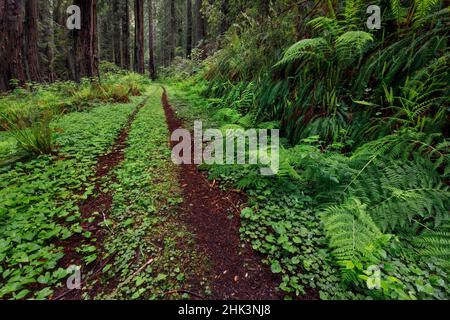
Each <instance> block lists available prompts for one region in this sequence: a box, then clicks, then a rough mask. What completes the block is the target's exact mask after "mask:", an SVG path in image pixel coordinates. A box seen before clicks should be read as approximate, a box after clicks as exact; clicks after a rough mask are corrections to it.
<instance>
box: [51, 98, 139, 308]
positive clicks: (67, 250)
mask: <svg viewBox="0 0 450 320" xmlns="http://www.w3.org/2000/svg"><path fill="white" fill-rule="evenodd" d="M144 105H145V101H144V102H142V103H141V104H139V106H138V107H137V108H136V109H135V110H134V111H133V113H132V114H131V115H130V117H129V119H128V122H127V124H126V126H125V127H124V128H123V129H122V130H121V131H120V134H119V136H118V138H117V140H116V142H115V143H114V145H113V147H112V149H111V151H110V152H109V153H107V154H105V155H103V156H100V157H99V158H98V160H97V165H96V170H95V176H94V177H95V181H96V183H95V188H94V191H93V194H92V195H91V196H89V197H88V199H86V200H84V201H81V202H80V203H79V204H78V206H79V208H80V212H81V218H82V219H83V220H87V219H89V218H90V217H93V213H94V212H98V213H99V214H100V215H97V216H95V220H94V221H92V222H82V223H81V226H82V228H83V232H87V231H89V232H91V233H92V236H91V239H97V241H96V242H95V244H93V243H92V242H89V241H88V240H86V239H85V238H84V237H83V236H82V235H79V234H77V235H74V236H72V237H70V238H69V239H67V240H64V241H61V242H59V243H57V246H60V247H63V248H64V257H63V258H62V260H61V261H60V263H59V266H60V267H61V268H68V267H69V266H71V265H77V266H82V268H81V275H82V287H84V286H83V284H84V283H86V282H92V281H93V280H95V279H96V278H97V279H98V278H99V276H100V275H101V270H102V269H103V268H104V266H105V265H106V264H107V263H108V262H109V260H111V259H112V258H113V257H110V258H108V259H107V260H105V261H103V260H102V259H101V258H98V259H97V261H95V262H93V263H91V264H89V265H86V264H85V263H84V262H83V261H82V258H83V257H82V255H81V254H80V253H78V252H76V249H77V248H78V247H80V246H81V245H82V244H89V245H95V246H96V247H97V252H98V253H101V252H102V243H103V239H104V238H105V236H106V232H105V229H104V228H103V227H100V226H99V224H100V223H101V222H103V221H104V220H105V219H107V217H108V215H109V213H110V210H111V206H112V201H113V192H112V191H108V192H104V191H102V178H104V177H107V176H109V175H110V174H111V177H110V179H111V181H116V178H115V176H114V175H113V174H112V172H113V170H114V168H115V167H117V166H118V165H119V164H120V163H121V162H122V161H123V160H124V158H125V153H124V152H125V148H126V146H127V144H126V142H127V139H128V133H129V131H130V128H131V124H132V123H133V121H134V119H135V118H136V115H137V113H138V112H139V110H140V109H141V108H142V107H143V106H144ZM100 256H101V255H100V254H99V257H100ZM89 274H90V275H91V276H90V277H89V279H86V278H83V276H89ZM113 286H114V284H113V283H108V284H107V287H108V288H111V287H113ZM101 289H102V287H101V285H100V284H99V283H97V284H96V285H94V287H92V288H90V289H89V296H91V297H92V296H95V293H97V292H100V291H101ZM83 292H85V291H84V290H83V291H82V290H68V289H67V288H66V283H65V280H64V283H63V286H62V287H61V288H58V289H56V290H55V293H54V295H53V299H54V300H60V299H63V300H81V299H82V293H83Z"/></svg>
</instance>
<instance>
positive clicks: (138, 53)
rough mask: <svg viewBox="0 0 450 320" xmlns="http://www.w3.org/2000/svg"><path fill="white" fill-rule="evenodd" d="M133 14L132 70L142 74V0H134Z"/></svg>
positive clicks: (143, 68) (143, 67)
mask: <svg viewBox="0 0 450 320" xmlns="http://www.w3.org/2000/svg"><path fill="white" fill-rule="evenodd" d="M134 15H135V21H136V30H135V43H134V71H136V72H138V73H141V74H144V73H145V63H144V0H135V2H134Z"/></svg>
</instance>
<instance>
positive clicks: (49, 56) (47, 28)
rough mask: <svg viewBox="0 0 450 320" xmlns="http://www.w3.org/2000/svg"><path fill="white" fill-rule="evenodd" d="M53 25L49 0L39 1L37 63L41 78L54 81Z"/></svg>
mask: <svg viewBox="0 0 450 320" xmlns="http://www.w3.org/2000/svg"><path fill="white" fill-rule="evenodd" d="M54 32H55V30H54V25H53V13H52V10H51V8H50V2H49V1H40V2H39V41H38V46H39V65H40V66H41V73H42V77H43V80H45V81H48V82H53V81H55V71H54Z"/></svg>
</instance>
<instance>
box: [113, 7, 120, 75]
mask: <svg viewBox="0 0 450 320" xmlns="http://www.w3.org/2000/svg"><path fill="white" fill-rule="evenodd" d="M119 1H120V0H113V2H112V11H113V17H114V18H113V30H112V35H113V39H112V40H113V56H114V63H115V64H116V65H117V66H120V65H121V49H120V47H121V44H122V41H121V34H120V17H121V12H120V9H119V6H120V3H119Z"/></svg>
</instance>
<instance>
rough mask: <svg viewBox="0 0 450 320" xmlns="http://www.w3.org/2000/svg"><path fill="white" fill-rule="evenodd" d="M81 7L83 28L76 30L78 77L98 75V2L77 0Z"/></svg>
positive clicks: (76, 2)
mask: <svg viewBox="0 0 450 320" xmlns="http://www.w3.org/2000/svg"><path fill="white" fill-rule="evenodd" d="M75 4H76V5H78V6H79V7H80V9H81V30H74V36H75V61H76V79H75V80H77V81H80V79H81V78H84V77H89V78H92V77H98V76H99V70H98V64H99V61H98V60H99V59H98V48H97V2H96V0H76V1H75Z"/></svg>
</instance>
